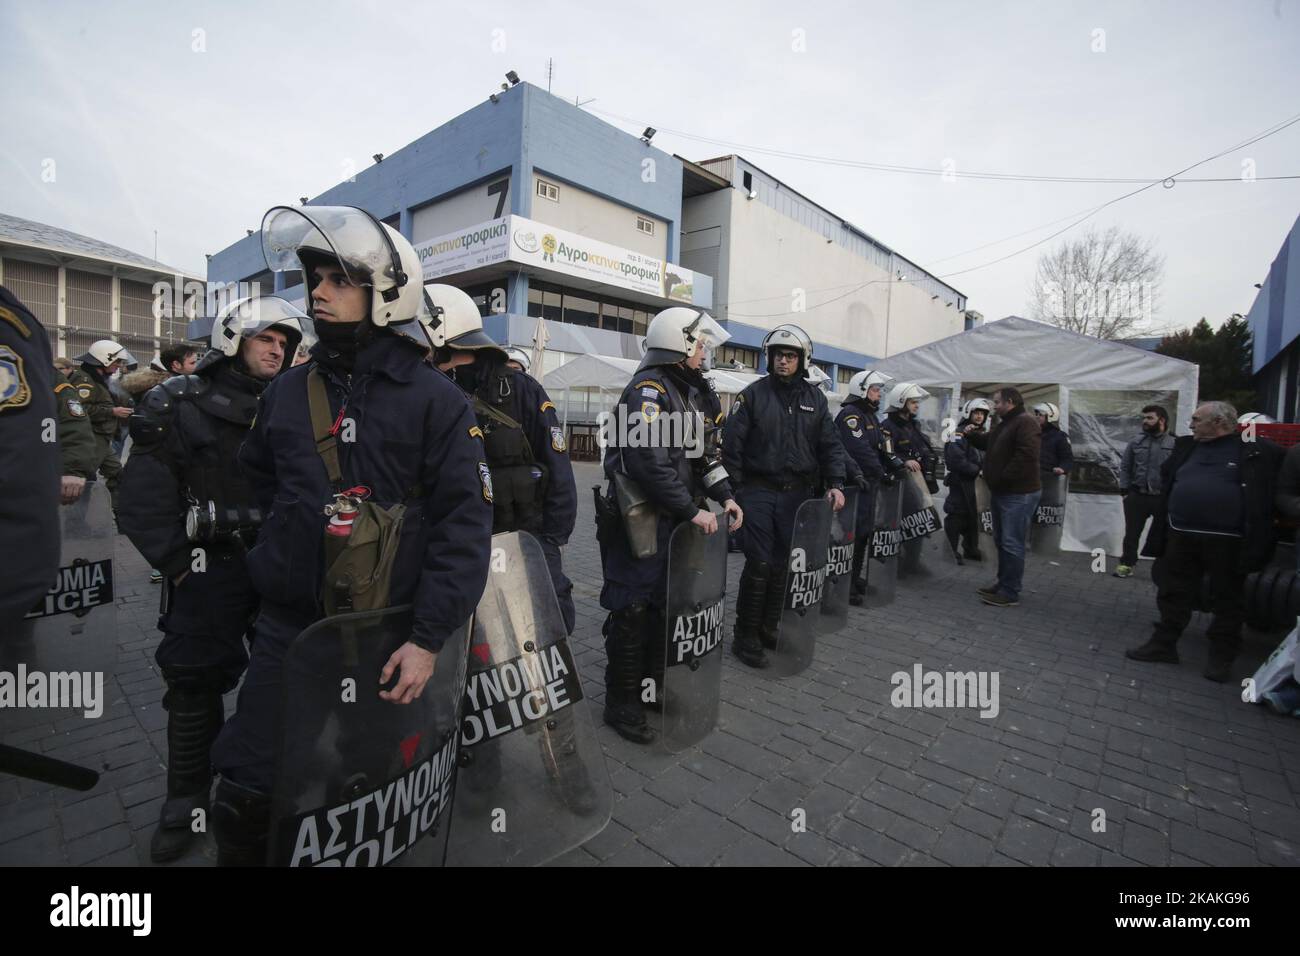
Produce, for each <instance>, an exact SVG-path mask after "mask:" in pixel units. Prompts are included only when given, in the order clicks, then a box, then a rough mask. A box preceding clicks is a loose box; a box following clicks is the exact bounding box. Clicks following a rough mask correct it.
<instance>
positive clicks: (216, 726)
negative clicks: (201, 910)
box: [149, 666, 225, 863]
mask: <svg viewBox="0 0 1300 956" xmlns="http://www.w3.org/2000/svg"><path fill="white" fill-rule="evenodd" d="M163 677H164V678H165V679H166V681H167V693H166V695H165V696H164V697H163V706H164V707H165V708H166V709H167V800H166V802H164V803H163V806H162V812H161V814H160V815H159V820H158V829H157V830H156V831H155V832H154V835H153V838H152V840H151V841H150V846H149V855H150V858H151V859H152V860H153V862H155V863H166V862H169V861H171V860H175V859H177V858H178V857H180V856H182V855H184V853H185V851H186V850H187V849H189V847H190V844H191V842H192V841H193V839H194V837H195V832H194V830H193V829H192V825H193V822H194V811H195V810H202V811H203V812H204V813H207V811H208V798H209V795H210V792H211V789H212V742H213V741H214V740H216V738H217V732H218V731H220V730H221V725H222V723H224V721H225V710H224V708H223V707H222V703H221V688H222V686H223V678H222V675H221V672H220V671H219V670H217V669H215V668H207V667H180V666H172V667H166V668H163Z"/></svg>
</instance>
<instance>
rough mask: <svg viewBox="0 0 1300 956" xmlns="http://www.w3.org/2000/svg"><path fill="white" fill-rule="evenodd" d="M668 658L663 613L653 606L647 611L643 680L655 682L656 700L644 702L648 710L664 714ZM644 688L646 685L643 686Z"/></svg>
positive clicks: (666, 632) (666, 634) (666, 633)
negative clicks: (665, 673)
mask: <svg viewBox="0 0 1300 956" xmlns="http://www.w3.org/2000/svg"><path fill="white" fill-rule="evenodd" d="M667 656H668V631H667V630H666V629H665V627H664V616H663V613H662V612H661V611H660V610H659V609H658V608H657V607H655V606H653V605H651V606H650V607H649V608H648V609H647V611H646V636H645V656H644V662H643V663H642V665H641V667H642V670H641V679H642V680H643V681H644V680H645V679H646V678H647V677H648V678H649V679H650V680H651V681H652V682H653V684H652V686H653V687H654V698H653V699H651V700H647V701H644V702H643V703H644V704H645V708H646V710H653V711H655V712H656V713H662V712H663V709H664V661H665V659H666V658H667ZM643 686H644V685H643Z"/></svg>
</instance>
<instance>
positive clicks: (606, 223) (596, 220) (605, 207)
mask: <svg viewBox="0 0 1300 956" xmlns="http://www.w3.org/2000/svg"><path fill="white" fill-rule="evenodd" d="M539 179H540V180H545V181H546V182H548V183H551V184H552V185H554V186H556V187H558V188H559V191H560V195H559V200H558V201H552V200H550V199H544V198H543V197H541V196H539V195H537V181H538V180H539ZM531 188H532V190H533V206H532V209H533V214H532V217H531V218H532V219H535V220H536V221H537V222H543V223H546V224H547V225H548V226H554V227H555V228H557V229H567V230H568V231H569V232H576V233H577V234H578V235H580V236H586V237H587V238H589V239H599V240H600V241H602V242H608V243H611V244H612V245H615V246H621V247H623V248H624V249H632V250H634V251H636V252H640V253H642V254H643V255H647V256H653V257H654V258H656V259H665V258H667V256H666V255H665V253H666V251H667V249H668V223H667V222H665V221H664V220H662V219H659V218H657V217H655V216H650V215H647V214H645V213H641V212H637V211H636V210H635V209H629V208H628V207H627V206H623V205H620V204H619V203H616V202H610V201H609V200H608V199H602V198H601V197H600V196H595V195H592V194H591V193H589V192H587V191H585V190H583V189H579V188H578V187H577V186H574V185H571V184H570V183H565V182H561V181H560V180H558V179H552V178H551V177H550V176H547V175H546V174H545V173H544V172H542V173H534V174H533V183H532V187H531ZM638 217H640V218H643V219H649V220H650V221H651V222H653V223H654V235H653V236H649V235H646V234H645V233H643V232H640V231H638V230H637V227H636V221H637V218H638Z"/></svg>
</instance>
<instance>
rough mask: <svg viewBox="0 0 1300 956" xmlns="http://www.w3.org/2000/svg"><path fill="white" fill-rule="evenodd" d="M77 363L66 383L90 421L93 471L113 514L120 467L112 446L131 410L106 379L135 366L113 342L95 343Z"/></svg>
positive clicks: (124, 350) (129, 357) (108, 340)
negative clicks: (102, 482)
mask: <svg viewBox="0 0 1300 956" xmlns="http://www.w3.org/2000/svg"><path fill="white" fill-rule="evenodd" d="M77 361H78V362H80V363H81V367H80V368H78V369H77V370H75V371H74V372H73V373H72V374H71V375H69V376H68V381H70V382H71V383H72V384H73V385H74V386H75V387H76V389H77V400H78V401H80V402H81V406H82V408H84V409H85V411H86V415H87V416H88V417H89V418H90V427H91V429H92V430H93V431H94V433H95V444H96V457H97V458H98V462H97V464H96V469H97V470H98V471H99V474H100V475H101V476H102V477H103V479H104V484H105V485H106V486H107V487H108V493H109V495H110V496H111V497H112V499H113V510H114V511H117V486H118V479H119V477H120V475H121V472H122V463H121V461H119V459H118V457H117V453H116V452H115V451H114V450H113V442H114V440H116V438H117V432H118V428H119V427H120V426H121V424H122V421H123V420H124V419H127V418H130V417H131V409H130V408H128V407H127V406H126V405H123V404H120V403H119V402H118V401H117V400H116V399H114V397H113V393H112V391H111V390H110V388H109V379H111V378H112V376H113V373H114V372H117V371H118V370H120V369H125V368H127V367H128V366H134V365H136V364H137V363H136V360H135V357H134V356H132V355H131V353H130V352H128V351H127V350H126V348H125V347H123V346H121V345H119V344H118V343H116V342H114V341H113V340H112V339H100V340H99V341H98V342H95V343H94V344H92V345H91V346H90V348H89V349H87V350H86V352H85V354H83V355H80V356H78V357H77Z"/></svg>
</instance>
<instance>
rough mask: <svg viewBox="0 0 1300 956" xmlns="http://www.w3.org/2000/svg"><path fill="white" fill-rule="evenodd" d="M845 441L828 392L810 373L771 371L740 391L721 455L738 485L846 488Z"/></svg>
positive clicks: (725, 432)
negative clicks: (785, 375)
mask: <svg viewBox="0 0 1300 956" xmlns="http://www.w3.org/2000/svg"><path fill="white" fill-rule="evenodd" d="M845 454H846V452H845V450H844V446H843V445H841V444H840V440H839V438H838V436H837V435H836V428H835V422H834V421H832V420H831V415H830V410H829V408H828V407H827V404H826V395H825V394H824V393H823V392H822V390H821V389H820V388H818V387H817V386H816V385H813V384H812V383H811V382H809V381H808V380H807V379H806V378H795V379H794V380H793V381H791V382H789V383H782V382H781V381H780V380H779V379H777V377H776V375H774V374H771V373H769V374H768V375H765V376H764V377H763V378H760V379H759V380H758V381H756V382H753V383H751V384H750V385H749V386H747V387H746V388H745V390H744V391H743V392H741V393H740V394H739V395H738V396H736V403H735V405H734V406H732V409H731V414H730V415H729V416H728V417H727V427H726V429H725V430H724V432H723V441H722V460H723V464H725V465H726V468H727V473H728V474H729V475H731V478H732V480H733V481H735V482H736V483H737V484H746V483H749V482H752V483H754V484H758V485H763V484H775V485H782V486H784V485H790V484H807V485H819V484H820V485H824V486H825V487H827V488H842V487H843V485H844V476H845V467H844V455H845Z"/></svg>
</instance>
